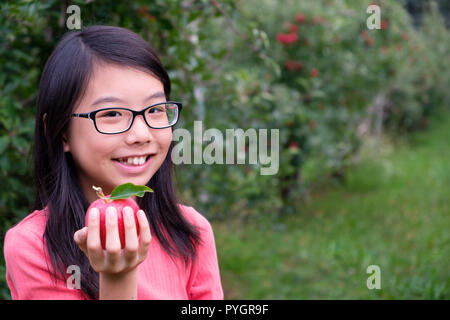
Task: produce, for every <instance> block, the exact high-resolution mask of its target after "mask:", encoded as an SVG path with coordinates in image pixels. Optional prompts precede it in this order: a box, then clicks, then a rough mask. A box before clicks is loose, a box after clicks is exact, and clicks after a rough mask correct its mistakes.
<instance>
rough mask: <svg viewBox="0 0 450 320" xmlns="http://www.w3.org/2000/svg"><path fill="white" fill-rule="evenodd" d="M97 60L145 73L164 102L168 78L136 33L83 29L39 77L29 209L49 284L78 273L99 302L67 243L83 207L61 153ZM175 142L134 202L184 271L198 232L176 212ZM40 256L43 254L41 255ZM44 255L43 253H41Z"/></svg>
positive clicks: (92, 275)
mask: <svg viewBox="0 0 450 320" xmlns="http://www.w3.org/2000/svg"><path fill="white" fill-rule="evenodd" d="M96 62H106V63H115V64H120V65H126V66H129V67H133V68H137V69H140V70H142V71H146V72H150V73H151V74H152V75H153V76H155V77H156V78H157V79H159V80H160V81H161V82H162V84H163V87H164V93H165V96H166V99H167V101H168V100H170V98H169V96H170V90H171V85H170V79H169V76H168V74H167V72H166V70H165V69H164V67H163V65H162V63H161V61H160V60H159V58H158V57H157V55H156V53H155V52H154V51H153V50H152V48H151V47H150V46H149V44H148V43H147V42H146V41H145V40H144V39H142V38H141V37H140V36H139V35H137V34H136V33H134V32H132V31H130V30H128V29H124V28H120V27H113V26H101V25H96V26H89V27H86V28H84V29H82V30H81V31H76V32H69V33H68V34H66V35H65V36H64V37H63V38H62V39H61V41H60V42H59V44H58V45H57V46H56V48H55V50H54V51H53V52H52V54H51V55H50V57H49V59H48V61H47V63H46V65H45V67H44V70H43V72H42V75H41V79H40V85H39V95H38V101H37V114H36V127H35V138H34V149H33V161H34V178H35V183H36V188H37V194H36V200H35V205H34V209H35V210H42V209H44V208H47V209H48V219H47V223H46V227H45V232H44V237H43V244H44V252H48V256H49V258H50V261H51V264H52V268H53V272H52V271H51V270H50V267H49V272H50V273H51V274H52V275H53V276H54V279H55V281H56V279H57V277H58V273H59V275H61V277H62V279H66V277H67V274H66V267H67V266H69V265H78V266H79V267H80V271H81V275H82V281H81V289H82V291H83V293H84V294H85V295H86V296H87V297H89V298H91V299H97V298H98V292H99V287H98V279H99V278H98V273H97V272H95V271H94V270H93V269H92V267H91V266H90V263H89V260H88V258H87V257H86V256H85V254H84V253H83V252H82V251H81V250H80V248H79V247H78V245H77V244H76V243H75V242H74V240H73V235H74V233H75V232H76V231H77V230H79V229H81V228H82V227H84V221H85V214H86V210H87V208H88V207H89V203H88V202H87V199H86V197H85V196H84V194H83V192H82V191H81V187H80V183H79V180H78V176H77V173H76V168H75V164H74V161H73V159H72V156H71V154H70V153H69V152H64V149H63V135H64V133H65V132H66V130H67V129H68V126H69V122H70V119H71V118H70V115H71V113H72V112H73V110H74V108H75V106H76V104H77V102H78V101H79V100H80V99H81V97H82V96H83V95H84V92H85V90H86V86H87V84H88V82H89V79H90V77H91V75H92V73H93V68H94V64H95V63H96ZM173 144H174V142H173V141H172V143H171V145H170V147H169V152H168V154H167V156H166V159H165V160H164V162H163V164H162V165H161V167H160V168H159V169H158V171H157V172H156V173H155V174H154V176H153V177H152V178H151V179H150V181H148V183H147V186H148V187H150V188H152V189H153V190H154V193H146V194H145V196H144V197H143V198H138V205H139V207H140V208H141V209H142V210H143V211H144V212H145V213H146V214H147V217H148V219H149V222H150V228H151V229H152V231H153V232H154V234H155V235H156V237H157V238H158V240H159V241H160V242H161V245H162V246H163V248H164V249H165V250H166V252H167V253H168V254H169V255H170V256H171V257H175V256H177V257H182V258H183V260H184V262H185V265H186V266H187V265H188V263H189V262H192V261H193V260H195V256H196V250H195V248H196V245H197V244H198V243H199V242H200V236H199V231H198V229H197V228H196V227H195V226H194V225H192V224H190V223H189V222H188V221H187V220H186V219H185V218H184V217H183V215H182V214H181V212H180V208H179V203H178V200H177V196H176V192H175V188H174V183H173V179H172V178H173V163H172V160H171V157H170V154H171V151H172V149H173ZM45 250H46V251H45ZM46 255H47V253H46Z"/></svg>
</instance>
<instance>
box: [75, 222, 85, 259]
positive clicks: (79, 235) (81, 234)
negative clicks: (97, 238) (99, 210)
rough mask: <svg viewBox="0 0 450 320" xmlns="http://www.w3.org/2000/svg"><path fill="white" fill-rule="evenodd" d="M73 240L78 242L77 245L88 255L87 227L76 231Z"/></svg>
mask: <svg viewBox="0 0 450 320" xmlns="http://www.w3.org/2000/svg"><path fill="white" fill-rule="evenodd" d="M73 240H74V241H75V242H76V244H77V245H78V246H79V247H80V249H81V250H82V251H83V252H84V253H86V249H87V247H86V246H87V244H86V241H87V227H84V228H82V229H80V230H78V231H76V232H75V233H74V234H73Z"/></svg>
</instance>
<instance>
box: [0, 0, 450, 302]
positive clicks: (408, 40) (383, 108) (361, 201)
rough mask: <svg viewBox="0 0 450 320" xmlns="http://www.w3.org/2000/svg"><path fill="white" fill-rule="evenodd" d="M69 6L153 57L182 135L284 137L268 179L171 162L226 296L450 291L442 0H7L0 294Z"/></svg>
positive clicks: (1, 30) (402, 295) (1, 85)
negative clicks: (43, 84) (165, 75)
mask: <svg viewBox="0 0 450 320" xmlns="http://www.w3.org/2000/svg"><path fill="white" fill-rule="evenodd" d="M73 4H75V5H78V6H79V8H80V13H81V23H82V26H88V25H93V24H106V25H115V26H121V27H125V28H129V29H131V30H133V31H135V32H137V33H139V34H140V35H141V36H142V37H143V38H144V39H146V40H147V41H148V42H149V44H150V45H151V46H152V47H153V48H154V49H155V50H156V51H157V53H158V54H159V56H160V58H161V60H162V62H163V64H164V65H165V67H166V68H167V70H168V72H169V75H170V77H171V80H172V85H173V89H172V96H171V98H172V99H173V100H176V101H182V102H183V103H184V106H185V108H183V112H182V114H181V120H180V122H179V123H178V124H177V128H186V129H188V130H190V131H191V132H192V130H193V126H194V121H196V120H201V121H203V126H204V129H206V128H217V129H219V130H220V131H221V132H223V133H224V132H225V129H233V128H242V129H243V130H244V131H245V130H247V129H249V128H255V129H280V131H279V132H280V165H279V171H278V173H277V174H276V175H268V176H264V175H261V174H260V166H259V165H250V164H247V165H237V164H236V165H219V164H215V165H206V164H203V165H194V164H190V165H188V164H183V165H178V166H176V177H177V181H176V182H177V186H178V191H179V196H180V198H181V200H182V202H183V203H185V204H188V205H191V206H194V207H195V208H196V209H197V210H198V211H199V212H201V213H202V214H203V215H205V216H206V217H207V218H208V219H209V220H210V222H211V224H212V226H213V229H214V232H215V237H216V247H217V252H218V258H219V264H220V270H221V275H222V283H223V287H224V292H225V298H226V299H449V298H450V272H449V270H448V263H449V260H448V257H449V253H450V250H449V248H450V233H449V230H450V218H449V213H450V196H449V190H450V161H449V159H450V144H449V141H450V129H449V128H450V106H449V102H450V90H449V88H450V52H449V46H450V36H449V30H448V28H449V26H450V1H448V0H441V1H427V0H424V1H420V0H404V1H394V0H378V1H364V0H320V1H300V0H297V1H294V0H283V1H275V0H240V1H231V0H223V1H219V0H170V1H166V0H154V1H148V0H147V1H143V0H142V1H106V0H83V1H82V0H79V1H56V0H48V1H45V0H40V1H31V0H22V1H20V0H17V1H2V2H1V3H0V228H1V229H0V231H1V245H2V246H1V249H2V250H1V251H2V255H1V257H2V259H1V260H0V298H2V299H10V293H9V289H8V287H7V285H6V280H5V267H4V259H3V237H4V234H5V232H6V230H8V228H10V227H11V226H12V225H14V224H15V223H17V222H18V221H20V220H21V219H23V218H24V217H25V216H26V215H27V214H29V213H30V212H31V211H30V208H31V204H32V203H33V201H34V186H33V183H31V181H32V179H33V178H32V171H31V165H30V163H31V151H32V141H33V132H34V121H35V118H34V115H35V111H36V97H37V88H38V84H39V77H40V74H41V72H42V69H43V66H44V64H45V62H46V60H47V59H48V57H49V55H50V53H51V52H52V50H53V49H54V47H55V45H56V44H57V42H58V41H59V40H60V38H61V37H62V35H63V34H64V33H66V32H70V30H68V28H67V26H66V21H67V19H68V17H69V16H70V14H68V13H66V9H67V7H68V6H70V5H73ZM371 4H375V5H378V6H379V7H380V8H381V21H380V29H374V30H369V29H368V27H367V24H366V22H367V19H368V18H369V17H370V16H371V14H369V13H367V12H366V9H367V7H368V6H369V5H371ZM268 141H270V139H269V140H268ZM205 144H207V143H205ZM269 147H270V146H269ZM269 151H270V148H269ZM246 163H248V161H246ZM370 265H377V266H379V267H380V270H381V289H373V290H370V289H368V287H367V283H366V281H367V279H368V278H369V277H370V276H371V273H367V268H368V267H369V266H370Z"/></svg>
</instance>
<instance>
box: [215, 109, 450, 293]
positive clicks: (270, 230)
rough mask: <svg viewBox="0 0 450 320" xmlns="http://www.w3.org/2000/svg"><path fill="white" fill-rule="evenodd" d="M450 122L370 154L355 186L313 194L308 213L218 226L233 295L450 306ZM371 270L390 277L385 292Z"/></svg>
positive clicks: (353, 176) (354, 176)
mask: <svg viewBox="0 0 450 320" xmlns="http://www.w3.org/2000/svg"><path fill="white" fill-rule="evenodd" d="M442 120H443V121H440V120H439V121H437V122H438V123H436V119H435V121H434V122H433V123H432V124H433V127H432V129H431V131H428V132H426V133H424V132H419V133H414V134H413V136H412V139H410V141H409V143H405V141H404V142H403V143H396V144H392V143H391V142H388V141H384V142H382V143H380V141H378V142H376V141H374V140H371V141H370V143H369V142H368V143H367V144H365V145H364V146H362V150H361V157H362V160H361V163H360V165H359V166H358V168H356V169H355V170H352V171H351V172H349V174H348V177H347V180H348V181H347V183H346V184H345V185H340V186H335V185H333V184H327V185H326V188H322V189H321V190H320V191H316V192H314V193H313V194H312V195H311V199H310V200H311V201H310V202H309V203H307V204H306V205H305V206H306V207H305V208H303V210H302V212H304V213H303V214H297V215H290V216H283V217H280V218H274V217H267V216H266V217H261V219H258V220H257V221H252V222H251V223H242V220H237V219H236V220H232V221H225V222H222V221H214V222H213V228H214V231H215V236H216V246H217V247H218V248H220V251H218V256H219V263H220V266H221V275H222V279H223V283H224V291H225V297H226V298H227V299H338V300H339V299H449V297H450V278H449V277H448V271H447V270H448V268H447V265H448V262H447V260H448V258H447V256H448V249H447V247H448V242H449V240H450V231H449V230H450V219H449V218H448V212H449V209H450V202H449V199H448V191H447V189H446V187H445V186H448V183H449V182H450V163H449V162H448V161H446V159H448V157H449V156H450V149H449V148H448V140H449V139H450V131H449V130H448V127H449V125H450V117H449V116H448V115H447V116H446V117H445V118H444V119H442ZM412 159H413V161H412ZM430 190H433V191H432V192H430ZM299 209H300V206H299ZM230 230H233V231H232V232H230ZM370 265H378V266H379V267H380V269H381V289H380V290H369V289H368V288H367V286H366V280H367V278H368V277H369V276H370V274H367V271H366V270H367V267H368V266H370Z"/></svg>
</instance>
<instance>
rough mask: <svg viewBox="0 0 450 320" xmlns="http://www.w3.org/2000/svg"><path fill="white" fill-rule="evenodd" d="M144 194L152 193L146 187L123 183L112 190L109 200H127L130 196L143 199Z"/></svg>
mask: <svg viewBox="0 0 450 320" xmlns="http://www.w3.org/2000/svg"><path fill="white" fill-rule="evenodd" d="M146 192H153V190H152V189H150V188H149V187H147V186H138V185H135V184H132V183H124V184H121V185H120V186H117V187H116V188H114V190H113V191H112V192H111V196H110V197H109V199H111V200H118V199H127V198H130V197H132V196H138V197H143V196H144V194H145V193H146Z"/></svg>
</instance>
